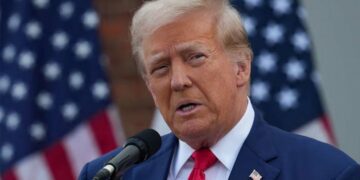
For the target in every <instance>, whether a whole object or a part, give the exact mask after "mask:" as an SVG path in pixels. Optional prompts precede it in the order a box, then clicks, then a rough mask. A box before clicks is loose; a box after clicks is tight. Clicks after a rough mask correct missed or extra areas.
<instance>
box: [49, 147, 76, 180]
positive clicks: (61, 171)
mask: <svg viewBox="0 0 360 180" xmlns="http://www.w3.org/2000/svg"><path fill="white" fill-rule="evenodd" d="M44 156H45V159H46V163H47V164H48V167H49V169H50V171H51V174H52V175H53V177H54V179H55V180H56V179H59V180H63V179H68V180H72V179H75V177H74V174H73V172H72V170H71V162H70V161H69V159H68V156H67V153H66V151H65V149H64V147H63V146H62V144H60V143H56V144H55V145H53V146H51V147H50V148H49V149H46V150H45V152H44Z"/></svg>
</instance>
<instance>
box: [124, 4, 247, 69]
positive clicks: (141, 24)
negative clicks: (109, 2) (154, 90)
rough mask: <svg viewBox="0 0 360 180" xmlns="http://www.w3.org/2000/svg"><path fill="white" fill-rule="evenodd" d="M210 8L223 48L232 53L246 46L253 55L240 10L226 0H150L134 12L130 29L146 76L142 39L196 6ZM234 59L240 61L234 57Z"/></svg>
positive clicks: (133, 45) (133, 46) (134, 48)
mask: <svg viewBox="0 0 360 180" xmlns="http://www.w3.org/2000/svg"><path fill="white" fill-rule="evenodd" d="M204 8H205V9H209V10H212V11H211V12H212V13H214V15H215V18H216V21H217V22H216V23H217V36H218V38H219V40H220V42H222V44H223V47H224V48H225V49H226V50H227V51H229V52H231V51H233V50H236V49H239V48H244V49H245V50H246V52H248V54H249V55H250V56H251V57H250V58H252V51H251V48H250V43H249V40H248V37H247V34H246V32H245V29H244V27H243V25H242V21H241V18H240V15H239V13H238V12H237V10H236V9H235V8H233V7H232V6H231V5H230V3H229V2H228V1H227V0H154V1H147V2H145V3H144V4H143V6H142V7H141V8H140V9H139V10H138V11H137V12H136V13H135V15H134V17H133V19H132V25H131V28H130V31H131V37H132V42H131V44H132V51H133V55H134V57H135V60H136V63H137V65H138V68H139V71H140V73H141V74H142V75H144V72H145V69H144V66H143V63H142V61H143V59H144V53H143V49H142V43H143V40H144V39H145V38H146V37H147V36H148V35H150V34H152V33H153V32H154V31H156V30H157V29H159V28H160V27H162V26H164V25H167V24H169V23H171V22H173V21H175V20H176V19H177V18H179V17H180V16H181V15H183V14H186V13H189V12H191V11H194V10H196V9H204ZM234 61H238V60H236V59H234Z"/></svg>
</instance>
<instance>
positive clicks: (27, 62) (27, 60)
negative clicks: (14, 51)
mask: <svg viewBox="0 0 360 180" xmlns="http://www.w3.org/2000/svg"><path fill="white" fill-rule="evenodd" d="M34 64H35V56H34V54H33V53H32V52H31V51H24V52H21V53H20V55H19V65H20V67H21V68H24V69H30V68H32V67H33V66H34Z"/></svg>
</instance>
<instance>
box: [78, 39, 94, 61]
mask: <svg viewBox="0 0 360 180" xmlns="http://www.w3.org/2000/svg"><path fill="white" fill-rule="evenodd" d="M90 53H91V45H90V43H89V42H87V41H79V42H78V43H76V45H75V54H76V56H77V57H79V58H81V59H85V58H87V57H88V56H89V55H90Z"/></svg>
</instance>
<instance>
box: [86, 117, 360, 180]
mask: <svg viewBox="0 0 360 180" xmlns="http://www.w3.org/2000/svg"><path fill="white" fill-rule="evenodd" d="M234 141H236V140H234ZM177 144H178V140H177V138H176V137H175V136H174V134H172V133H171V134H168V135H165V136H164V137H162V146H161V148H160V150H159V151H158V152H157V153H155V154H154V155H153V156H152V157H151V158H149V159H148V160H146V161H144V162H142V163H140V164H138V165H136V166H134V167H133V168H131V169H129V170H128V171H127V172H126V173H125V174H124V179H125V180H135V179H136V180H162V179H164V180H165V179H167V176H168V172H169V167H170V164H171V160H172V157H173V153H174V149H175V148H176V147H177ZM120 151H121V149H117V150H115V151H112V152H110V153H108V154H106V155H104V156H102V157H100V158H99V159H96V160H94V161H92V162H89V163H87V164H86V165H85V166H84V168H83V170H82V172H81V174H80V176H79V179H81V180H86V179H91V178H92V177H93V176H94V175H95V174H96V172H97V171H98V170H99V169H100V168H102V167H103V165H104V164H105V163H106V162H107V161H108V160H109V159H111V158H112V157H113V156H115V155H116V154H117V153H118V152H120ZM254 169H255V170H256V171H258V172H259V173H260V174H261V175H262V177H263V180H275V179H277V180H297V179H298V180H335V179H336V180H340V179H341V180H360V166H359V164H357V163H356V162H355V161H354V160H352V159H351V158H349V157H348V156H347V155H346V154H344V153H343V152H341V151H339V150H338V149H336V148H334V147H332V146H330V145H327V144H324V143H321V142H318V141H315V140H313V139H310V138H306V137H303V136H299V135H295V134H291V133H288V132H284V131H282V130H280V129H277V128H275V127H273V126H270V125H268V124H267V123H266V122H265V121H263V120H262V118H261V117H260V115H259V113H258V112H255V121H254V124H253V127H252V128H251V131H250V133H249V136H248V137H247V139H246V140H245V142H244V144H243V146H242V148H241V150H240V152H239V154H238V157H237V159H236V162H235V164H234V167H233V169H232V171H231V174H230V177H229V179H231V180H235V179H240V180H247V179H249V175H250V174H251V172H252V171H253V170H254Z"/></svg>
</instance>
